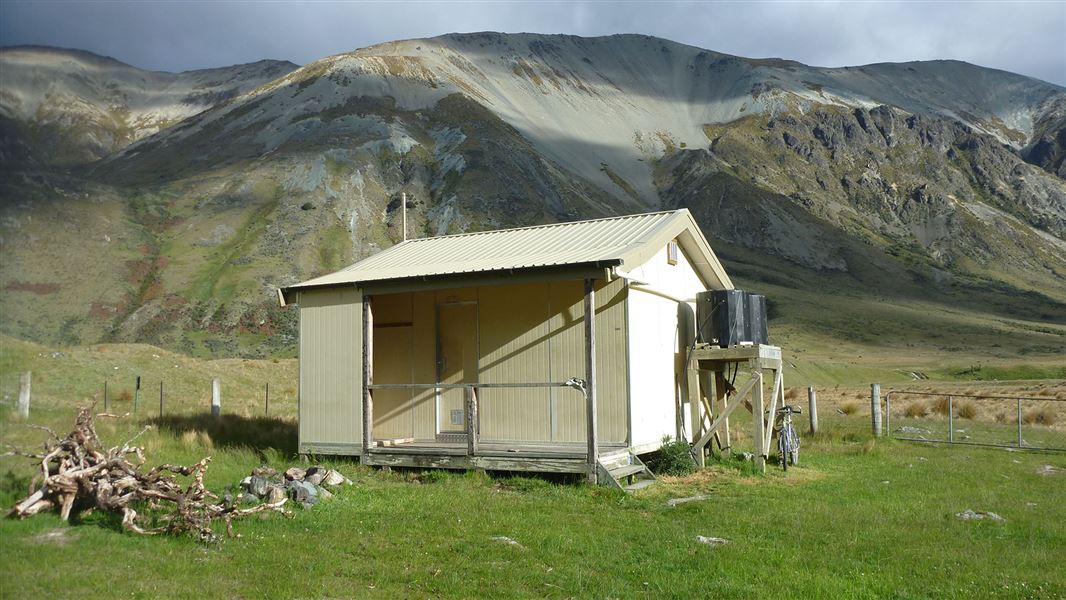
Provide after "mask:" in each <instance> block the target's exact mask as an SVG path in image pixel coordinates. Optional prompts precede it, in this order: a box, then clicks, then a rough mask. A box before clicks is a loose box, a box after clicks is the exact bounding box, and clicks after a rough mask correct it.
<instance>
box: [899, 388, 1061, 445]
mask: <svg viewBox="0 0 1066 600" xmlns="http://www.w3.org/2000/svg"><path fill="white" fill-rule="evenodd" d="M884 410H885V419H886V427H885V429H886V431H887V432H888V433H889V435H891V436H893V437H895V438H896V439H900V440H907V441H912V442H937V443H949V444H963V445H971V446H991V447H997V448H1019V449H1025V450H1042V451H1051V452H1066V400H1064V399H1059V398H1037V397H1028V396H987V395H974V394H960V393H934V392H908V391H895V390H894V391H891V392H889V393H888V394H887V395H886V396H885V406H884Z"/></svg>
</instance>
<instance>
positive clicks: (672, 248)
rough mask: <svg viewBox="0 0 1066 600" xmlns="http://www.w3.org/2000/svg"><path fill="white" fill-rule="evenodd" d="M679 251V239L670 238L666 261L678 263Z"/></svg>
mask: <svg viewBox="0 0 1066 600" xmlns="http://www.w3.org/2000/svg"><path fill="white" fill-rule="evenodd" d="M678 252H679V250H678V249H677V240H670V243H669V244H667V245H666V262H668V263H670V264H671V265H676V264H677V254H678Z"/></svg>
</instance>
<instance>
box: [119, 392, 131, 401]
mask: <svg viewBox="0 0 1066 600" xmlns="http://www.w3.org/2000/svg"><path fill="white" fill-rule="evenodd" d="M118 399H119V400H121V401H122V402H133V394H132V393H130V391H129V390H122V391H121V392H119V395H118Z"/></svg>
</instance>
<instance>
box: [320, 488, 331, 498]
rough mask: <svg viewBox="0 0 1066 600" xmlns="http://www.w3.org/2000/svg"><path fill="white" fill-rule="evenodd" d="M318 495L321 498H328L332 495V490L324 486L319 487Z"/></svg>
mask: <svg viewBox="0 0 1066 600" xmlns="http://www.w3.org/2000/svg"><path fill="white" fill-rule="evenodd" d="M318 497H319V498H322V499H323V500H329V499H330V498H332V497H333V492H331V491H329V490H327V489H326V488H324V487H320V488H318Z"/></svg>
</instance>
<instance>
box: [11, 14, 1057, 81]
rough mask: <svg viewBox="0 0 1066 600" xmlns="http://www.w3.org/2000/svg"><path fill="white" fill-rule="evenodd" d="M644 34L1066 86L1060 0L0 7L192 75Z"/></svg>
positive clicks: (43, 35) (33, 26) (797, 56)
mask: <svg viewBox="0 0 1066 600" xmlns="http://www.w3.org/2000/svg"><path fill="white" fill-rule="evenodd" d="M485 30H492V31H505V32H519V31H531V32H538V33H570V34H576V35H586V36H593V35H606V34H611V33H645V34H650V35H655V36H660V37H664V38H668V39H671V40H675V41H678V42H683V43H687V44H692V45H694V46H700V47H702V48H707V49H711V50H717V51H719V52H727V53H730V54H737V55H741V56H748V57H782V58H789V59H793V60H798V61H800V62H803V63H807V64H812V65H819V66H844V65H860V64H867V63H872V62H888V61H891V62H897V61H908V60H927V59H935V58H953V59H959V60H965V61H968V62H972V63H975V64H979V65H983V66H988V67H995V68H999V69H1005V70H1008V71H1014V72H1016V73H1022V74H1025V75H1030V76H1033V77H1038V78H1040V79H1044V80H1046V81H1051V82H1053V83H1057V84H1059V85H1066V0H1055V1H1050V2H976V3H971V2H863V3H858V2H819V3H814V2H761V3H752V2H743V3H741V2H419V3H400V2H339V1H332V2H313V3H296V2H270V3H261V2H203V1H200V2H196V1H181V2H168V1H160V0H156V1H151V2H138V3H129V2H101V1H77V2H70V1H63V2H49V1H44V0H36V1H33V2H26V1H22V0H0V45H4V46H10V45H19V44H43V45H49V46H62V47H68V48H81V49H85V50H90V51H92V52H96V53H98V54H104V55H108V56H112V57H114V58H117V59H119V60H122V61H124V62H127V63H130V64H133V65H135V66H138V67H142V68H147V69H158V70H166V71H181V70H185V69H198V68H205V67H216V66H223V65H230V64H235V63H241V62H252V61H255V60H259V59H262V58H276V59H286V60H291V61H293V62H296V63H300V64H306V63H308V62H311V61H313V60H315V59H318V58H322V57H324V56H328V55H330V54H337V53H339V52H346V51H349V50H354V49H356V48H360V47H363V46H369V45H371V44H376V43H378V42H384V41H388V40H394V39H402V38H414V37H429V36H434V35H439V34H442V33H450V32H455V31H463V32H469V31H485Z"/></svg>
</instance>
